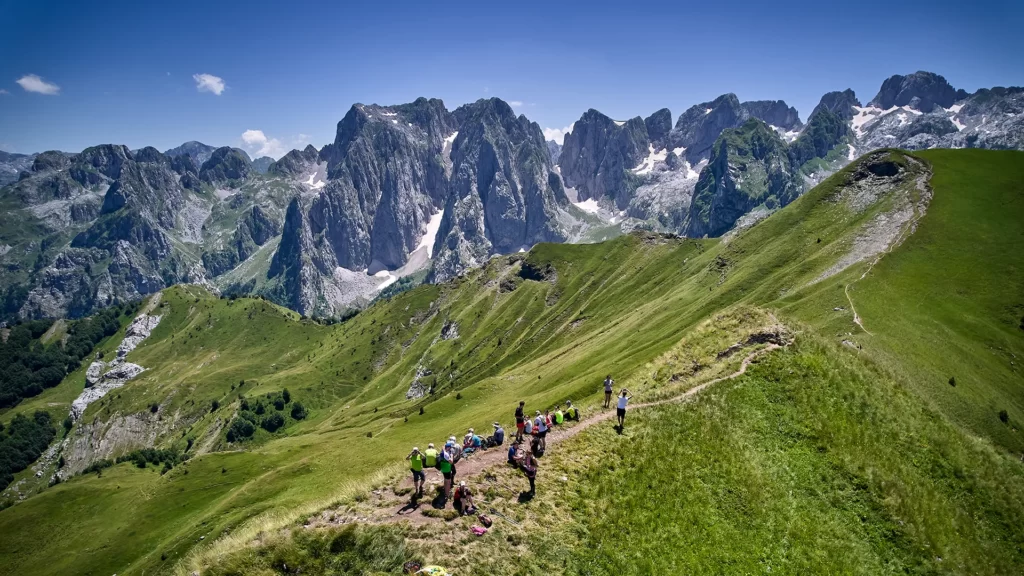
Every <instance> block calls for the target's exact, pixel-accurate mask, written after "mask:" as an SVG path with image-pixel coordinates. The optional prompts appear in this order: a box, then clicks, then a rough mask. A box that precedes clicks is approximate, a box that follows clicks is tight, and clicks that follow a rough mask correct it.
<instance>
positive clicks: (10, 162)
mask: <svg viewBox="0 0 1024 576" xmlns="http://www.w3.org/2000/svg"><path fill="white" fill-rule="evenodd" d="M35 159H36V155H35V154H11V153H10V152H4V151H3V150H0V186H6V185H8V184H10V183H11V182H17V181H18V178H19V177H20V176H21V173H22V172H26V171H28V170H30V169H31V168H32V164H33V163H34V162H35Z"/></svg>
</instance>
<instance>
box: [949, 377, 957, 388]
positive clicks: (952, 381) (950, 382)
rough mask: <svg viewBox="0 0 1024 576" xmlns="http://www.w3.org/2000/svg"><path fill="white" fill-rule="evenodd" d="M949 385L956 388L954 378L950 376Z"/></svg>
mask: <svg viewBox="0 0 1024 576" xmlns="http://www.w3.org/2000/svg"><path fill="white" fill-rule="evenodd" d="M949 385H950V386H953V387H955V386H956V378H954V377H952V376H950V377H949Z"/></svg>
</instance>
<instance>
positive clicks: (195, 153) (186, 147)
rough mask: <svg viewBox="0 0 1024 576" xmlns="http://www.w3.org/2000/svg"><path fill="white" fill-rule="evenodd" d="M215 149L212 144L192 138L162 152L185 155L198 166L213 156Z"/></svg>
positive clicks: (177, 155)
mask: <svg viewBox="0 0 1024 576" xmlns="http://www.w3.org/2000/svg"><path fill="white" fill-rule="evenodd" d="M216 149H217V148H215V147H214V146H208V145H206V144H203V143H202V142H196V141H195V140H192V141H189V142H185V143H184V144H182V145H181V146H178V147H176V148H171V149H170V150H166V151H164V154H166V155H167V156H170V157H180V156H187V157H188V158H189V160H191V161H192V164H193V165H194V166H196V167H197V168H198V167H199V166H202V165H203V164H205V163H206V161H207V160H209V159H210V156H213V151H214V150H216ZM197 171H198V170H197Z"/></svg>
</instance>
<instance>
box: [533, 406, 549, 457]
mask: <svg viewBox="0 0 1024 576" xmlns="http://www.w3.org/2000/svg"><path fill="white" fill-rule="evenodd" d="M533 429H534V430H535V431H536V436H537V438H539V439H540V449H541V451H544V450H546V449H547V447H548V446H547V441H546V440H544V438H545V437H547V435H548V426H547V419H546V418H544V416H543V415H541V413H540V410H537V418H536V419H535V420H534V421H533Z"/></svg>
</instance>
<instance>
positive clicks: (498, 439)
mask: <svg viewBox="0 0 1024 576" xmlns="http://www.w3.org/2000/svg"><path fill="white" fill-rule="evenodd" d="M504 443H505V429H504V428H502V427H501V424H499V423H497V422H495V423H494V434H493V435H491V436H488V437H487V447H488V448H494V447H495V446H501V445H502V444H504Z"/></svg>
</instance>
